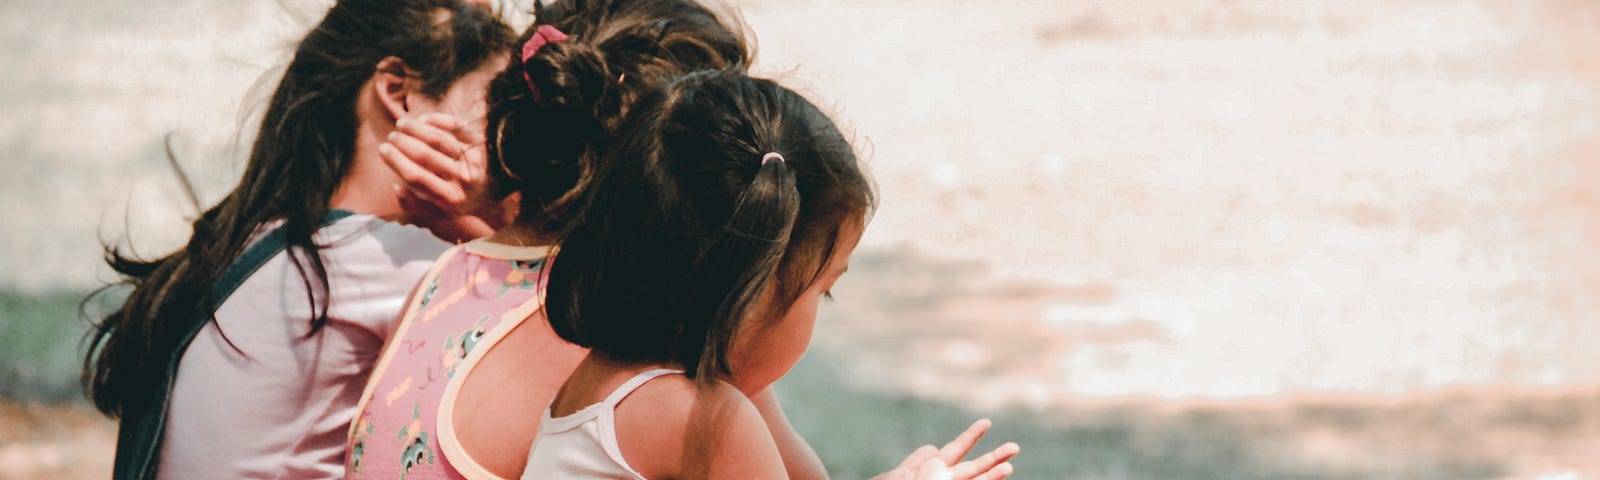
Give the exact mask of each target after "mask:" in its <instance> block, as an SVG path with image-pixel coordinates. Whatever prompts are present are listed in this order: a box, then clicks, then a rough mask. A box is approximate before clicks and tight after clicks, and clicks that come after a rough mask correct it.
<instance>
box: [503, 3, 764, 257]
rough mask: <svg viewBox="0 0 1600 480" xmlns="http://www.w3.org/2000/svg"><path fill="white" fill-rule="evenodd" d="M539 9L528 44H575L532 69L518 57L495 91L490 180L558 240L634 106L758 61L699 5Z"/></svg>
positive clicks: (543, 54)
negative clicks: (560, 36) (560, 35)
mask: <svg viewBox="0 0 1600 480" xmlns="http://www.w3.org/2000/svg"><path fill="white" fill-rule="evenodd" d="M534 5H535V12H534V14H535V15H536V16H537V21H536V22H535V23H534V24H533V25H530V26H528V29H527V31H526V32H524V33H523V34H522V37H521V41H522V42H526V41H527V40H528V39H529V38H530V37H532V36H533V34H534V32H535V30H536V29H538V28H539V27H540V26H541V25H550V26H553V27H555V28H557V29H559V30H561V31H562V32H564V33H566V34H567V35H569V36H570V37H569V38H568V39H567V40H565V41H561V42H555V43H550V44H547V45H545V46H544V47H543V48H540V49H539V51H538V53H537V54H536V55H534V56H533V57H532V58H530V59H528V61H527V62H524V61H523V60H522V58H521V54H520V52H518V53H515V54H513V58H512V59H511V66H510V68H507V69H506V70H505V71H504V72H502V73H501V74H500V75H499V76H498V77H496V78H495V79H494V80H493V81H492V82H491V84H490V87H489V112H488V126H487V128H486V133H487V137H488V145H489V155H490V159H491V162H490V168H489V171H490V179H491V184H492V185H493V186H494V191H495V192H496V193H498V194H501V195H504V194H509V193H511V192H513V191H518V192H521V193H522V208H521V212H522V213H521V218H519V220H520V221H523V222H526V223H528V224H530V225H534V226H537V227H539V228H541V229H542V230H544V231H547V232H552V233H554V232H559V231H560V230H562V229H563V228H564V227H565V224H566V217H567V215H566V213H567V210H568V207H569V206H570V204H571V201H572V199H573V198H575V197H576V195H577V192H578V191H579V190H581V188H579V186H580V184H581V183H582V180H581V179H582V178H583V177H585V176H586V175H587V174H586V173H585V172H587V171H588V170H589V169H590V168H592V163H593V162H594V160H595V152H596V149H597V146H598V144H600V143H602V142H604V141H607V140H609V139H610V138H612V136H614V135H615V134H616V132H617V130H618V128H620V127H621V126H622V123H623V119H624V118H625V117H626V116H627V115H628V112H629V110H630V107H631V106H632V105H634V104H635V103H637V102H638V100H639V99H640V98H641V97H643V96H644V95H645V94H646V93H648V92H650V91H652V90H653V89H654V88H656V87H658V86H660V85H662V84H664V83H666V82H668V81H671V80H672V79H675V78H677V77H679V76H682V75H684V74H687V73H690V72H694V71H697V70H704V69H717V68H743V67H744V66H745V65H747V64H748V63H749V54H748V50H747V49H746V44H745V40H744V37H743V36H742V35H741V34H740V33H739V32H738V31H737V30H736V29H735V28H730V27H729V26H728V25H727V24H725V23H724V21H723V20H724V19H722V18H719V17H718V16H717V15H716V14H714V13H713V12H711V11H710V10H708V9H706V7H704V6H702V5H700V4H699V3H697V2H695V1H693V0H569V1H564V2H557V3H553V4H551V5H543V4H540V3H539V2H535V3H534ZM519 45H520V43H519ZM530 80H531V83H532V85H531V86H530V85H529V84H530ZM535 90H536V91H537V93H535Z"/></svg>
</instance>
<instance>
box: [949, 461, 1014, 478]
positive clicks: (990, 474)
mask: <svg viewBox="0 0 1600 480" xmlns="http://www.w3.org/2000/svg"><path fill="white" fill-rule="evenodd" d="M1011 472H1012V467H1011V462H1006V463H1002V464H999V465H995V466H994V468H992V469H989V471H987V472H983V474H981V475H978V476H976V477H972V480H1002V479H1004V478H1006V477H1009V476H1011ZM955 478H960V477H955Z"/></svg>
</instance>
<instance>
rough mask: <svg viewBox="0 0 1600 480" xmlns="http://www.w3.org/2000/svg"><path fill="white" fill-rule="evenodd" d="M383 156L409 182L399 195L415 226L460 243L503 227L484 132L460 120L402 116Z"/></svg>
mask: <svg viewBox="0 0 1600 480" xmlns="http://www.w3.org/2000/svg"><path fill="white" fill-rule="evenodd" d="M378 155H379V157H381V158H382V159H383V162H384V164H386V165H388V166H389V168H390V169H392V170H394V172H395V174H396V175H398V176H399V177H400V180H401V181H402V182H404V183H403V184H401V185H398V188H397V189H396V192H395V193H396V195H397V196H398V197H399V199H400V205H401V206H402V207H404V208H405V210H406V214H407V217H408V220H409V221H410V223H414V224H417V225H421V226H424V227H428V228H429V229H431V230H433V231H434V233H435V234H437V235H439V236H441V237H445V238H447V239H450V240H457V241H460V240H466V239H471V238H476V237H479V236H483V235H487V234H489V233H493V231H494V229H495V228H499V227H501V226H503V225H501V224H502V223H504V219H503V218H502V216H501V215H497V214H496V213H497V212H495V211H494V206H495V202H494V201H493V199H491V198H489V192H488V188H487V182H486V178H487V177H488V175H487V171H488V170H487V169H488V163H489V161H488V152H487V151H486V150H485V148H484V137H483V133H481V132H479V131H477V130H476V129H474V128H471V127H468V126H467V125H465V124H464V123H462V122H461V121H460V120H457V119H456V118H455V117H453V116H450V115H444V114H426V115H422V116H420V117H415V118H402V119H400V120H398V121H397V122H396V123H395V131H394V133H392V134H391V135H389V138H388V141H387V142H385V143H384V144H383V145H382V146H380V147H379V148H378ZM452 237H453V238H452Z"/></svg>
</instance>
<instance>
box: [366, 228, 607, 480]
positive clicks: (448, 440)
mask: <svg viewBox="0 0 1600 480" xmlns="http://www.w3.org/2000/svg"><path fill="white" fill-rule="evenodd" d="M549 253H550V248H549V247H537V246H536V247H519V246H513V245H506V244H501V243H495V242H491V241H489V240H488V239H480V240H475V241H472V242H469V243H467V244H464V245H461V246H458V247H455V248H453V249H451V250H450V251H448V252H446V253H445V254H444V255H442V256H440V258H439V260H438V261H437V262H436V263H435V264H434V266H433V269H432V270H431V271H429V272H428V274H427V276H425V277H423V280H422V284H421V285H420V287H419V289H420V290H419V293H418V294H417V295H416V296H415V297H414V298H413V300H412V303H411V305H410V307H408V308H407V309H406V311H405V314H404V316H403V317H402V319H401V323H400V326H399V328H398V329H397V330H396V331H395V333H394V335H393V336H392V337H391V338H390V348H388V349H387V350H386V351H385V352H384V354H383V357H382V358H381V359H379V361H378V364H377V366H376V367H375V368H374V369H373V375H372V381H371V382H370V383H368V385H367V389H366V393H365V395H363V396H362V402H361V405H360V407H359V408H358V409H357V412H359V413H358V415H357V416H356V421H355V423H354V424H353V425H352V427H351V435H352V446H351V451H350V453H349V455H348V458H347V465H346V476H347V477H348V478H403V477H409V478H419V476H420V478H462V477H463V476H471V477H476V478H488V477H493V476H495V475H494V474H492V473H490V470H489V468H487V467H485V466H484V465H482V463H483V462H482V459H478V458H474V456H472V455H470V454H468V452H467V451H466V450H465V449H462V448H461V443H460V441H459V439H458V436H457V433H456V428H455V426H454V425H455V421H456V419H457V416H456V415H452V414H450V413H452V412H457V411H458V410H457V406H455V405H452V403H454V402H455V400H456V398H458V394H459V392H460V390H461V389H462V388H463V385H464V381H465V380H466V379H467V378H470V377H471V376H472V374H474V373H475V372H474V369H475V367H476V366H477V365H478V364H479V361H480V360H481V359H482V358H483V356H484V355H483V354H484V353H485V352H487V351H490V350H491V348H493V347H495V346H496V345H498V344H500V343H501V342H503V341H504V340H505V339H506V338H507V337H508V336H510V335H512V334H514V333H519V334H520V336H521V337H523V340H521V341H519V345H518V346H519V348H517V350H521V351H523V352H524V353H527V354H528V356H527V357H526V358H529V359H530V360H534V362H532V363H535V365H531V366H532V367H535V368H531V369H528V370H527V371H524V372H518V373H519V374H520V376H519V377H512V378H516V379H517V381H518V383H517V385H501V387H502V391H499V392H496V393H499V394H501V395H512V394H514V395H515V397H516V398H547V396H548V395H551V394H553V393H554V392H553V391H550V390H551V389H549V388H548V387H545V388H539V387H540V386H543V385H554V384H555V382H556V378H559V377H560V376H564V375H565V374H566V372H570V371H571V369H572V368H573V366H574V365H576V364H577V362H578V360H579V359H581V358H582V357H583V353H584V352H583V349H581V348H578V347H575V346H573V345H570V344H567V343H566V342H563V341H561V340H560V339H559V338H556V337H555V336H554V335H553V334H551V333H550V331H549V327H548V326H547V324H545V323H544V322H542V321H535V322H525V320H527V319H529V318H530V317H532V318H538V319H540V320H542V317H539V316H538V315H537V314H538V313H539V310H540V307H541V300H542V299H541V296H542V291H541V287H542V284H543V282H542V281H541V273H542V272H543V271H544V265H545V262H546V261H547V260H548V256H549ZM539 375H547V376H554V377H555V378H550V379H545V380H543V381H541V380H540V379H539ZM500 378H507V377H500ZM524 387H531V388H524ZM459 411H461V412H470V411H472V410H471V409H461V410H459ZM495 421H497V422H502V423H503V424H504V425H505V427H506V428H508V429H516V428H533V427H534V426H535V425H537V418H535V417H533V416H531V415H524V416H521V417H517V416H512V417H500V418H496V419H495ZM447 452H448V453H449V454H448V455H447V454H446V453H447Z"/></svg>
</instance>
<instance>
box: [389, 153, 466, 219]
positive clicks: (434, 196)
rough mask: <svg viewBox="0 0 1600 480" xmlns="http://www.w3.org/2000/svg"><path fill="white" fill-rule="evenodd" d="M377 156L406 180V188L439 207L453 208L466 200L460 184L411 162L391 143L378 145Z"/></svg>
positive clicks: (401, 178)
mask: <svg viewBox="0 0 1600 480" xmlns="http://www.w3.org/2000/svg"><path fill="white" fill-rule="evenodd" d="M378 156H379V157H381V158H382V159H383V163H385V164H387V165H389V168H390V169H393V170H394V172H395V174H396V175H399V176H400V180H401V181H404V182H406V189H407V190H411V191H412V193H415V194H416V195H417V196H419V197H422V198H424V199H427V200H432V201H435V203H437V204H438V205H439V207H440V208H443V209H446V210H453V209H454V208H455V207H456V206H459V205H460V204H461V203H462V202H464V201H465V200H466V193H465V192H464V191H463V190H462V188H461V186H460V185H458V184H456V183H454V182H450V181H447V180H445V179H443V178H440V177H439V176H438V175H435V174H434V173H433V172H431V171H428V170H427V169H425V168H422V166H420V165H418V164H417V163H415V162H412V161H411V159H410V158H408V157H407V155H406V154H405V153H402V151H401V150H400V148H398V147H396V146H395V145H394V144H392V143H385V144H382V145H379V146H378Z"/></svg>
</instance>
